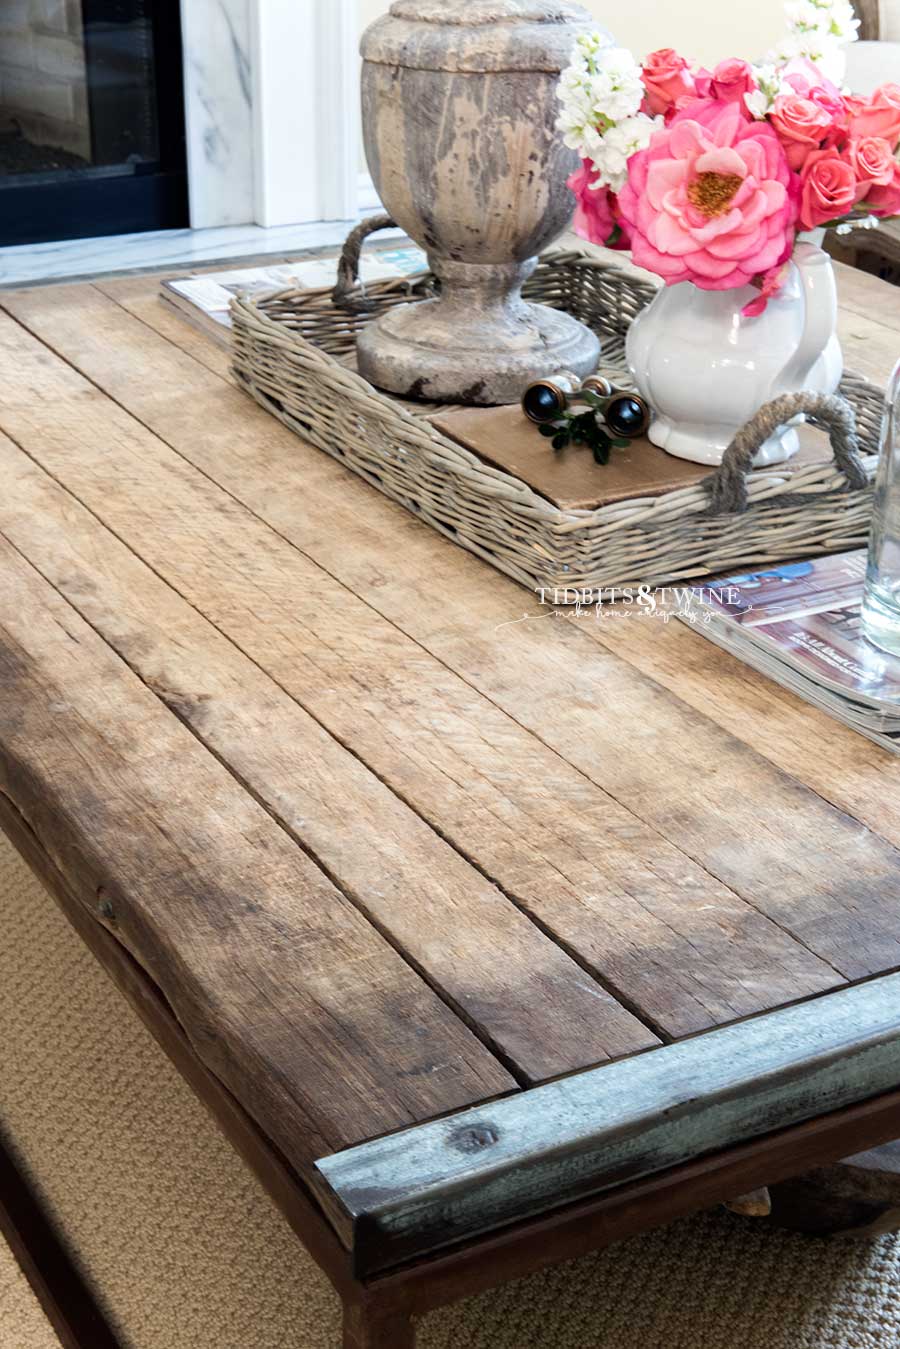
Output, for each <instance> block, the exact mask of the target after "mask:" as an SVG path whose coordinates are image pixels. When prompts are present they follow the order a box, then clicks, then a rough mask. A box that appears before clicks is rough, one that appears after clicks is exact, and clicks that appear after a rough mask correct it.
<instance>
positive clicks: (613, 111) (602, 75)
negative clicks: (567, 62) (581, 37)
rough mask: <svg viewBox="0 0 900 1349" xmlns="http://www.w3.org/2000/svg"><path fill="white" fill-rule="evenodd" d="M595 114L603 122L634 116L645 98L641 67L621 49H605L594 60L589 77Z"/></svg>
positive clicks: (630, 55)
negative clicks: (594, 66)
mask: <svg viewBox="0 0 900 1349" xmlns="http://www.w3.org/2000/svg"><path fill="white" fill-rule="evenodd" d="M591 94H592V97H593V105H594V111H595V113H596V114H597V116H598V118H599V119H605V120H606V122H612V123H615V122H621V121H624V120H625V118H627V117H633V116H634V115H635V113H636V112H637V111H638V109H639V108H640V106H641V103H642V102H643V99H644V85H643V81H642V79H641V67H640V66H639V65H638V63H637V61H635V59H634V57H633V56H632V54H631V52H630V51H627V50H626V49H625V48H624V47H607V48H606V49H605V50H604V51H601V52H600V53H599V54H598V56H597V58H596V71H595V72H594V73H593V75H592V76H591Z"/></svg>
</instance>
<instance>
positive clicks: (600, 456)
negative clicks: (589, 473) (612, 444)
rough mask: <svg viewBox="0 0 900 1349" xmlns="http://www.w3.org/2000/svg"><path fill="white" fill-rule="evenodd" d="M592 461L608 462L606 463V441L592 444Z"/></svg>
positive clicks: (607, 448)
mask: <svg viewBox="0 0 900 1349" xmlns="http://www.w3.org/2000/svg"><path fill="white" fill-rule="evenodd" d="M594 463H595V464H608V463H609V444H608V443H607V444H606V445H595V446H594Z"/></svg>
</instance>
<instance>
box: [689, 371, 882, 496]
mask: <svg viewBox="0 0 900 1349" xmlns="http://www.w3.org/2000/svg"><path fill="white" fill-rule="evenodd" d="M801 412H802V413H805V414H806V416H807V418H808V419H809V420H810V421H811V422H816V423H817V424H818V425H820V426H821V427H823V429H824V430H826V431H827V432H828V434H829V436H830V438H831V448H832V450H833V451H834V461H835V463H836V464H837V466H838V468H839V469H840V470H841V472H842V473H843V475H844V477H845V478H846V479H847V486H848V487H850V488H851V489H852V490H853V491H855V492H859V491H861V490H862V488H864V487H866V486H868V482H869V478H868V474H867V473H866V470H865V469H864V468H863V466H862V462H861V461H860V457H859V441H858V440H857V436H856V414H855V413H854V411H853V408H852V407H851V406H850V404H849V403H848V402H847V400H846V399H844V398H839V397H838V396H837V394H833V393H784V394H782V395H781V397H780V398H773V399H772V401H771V402H770V403H765V404H764V405H763V406H762V407H761V408H760V409H759V412H757V414H756V416H755V417H751V418H750V420H749V422H747V424H746V426H744V427H743V428H742V429H741V430H740V431H738V433H737V435H736V436H735V438H734V440H733V441H732V442H731V444H730V445H729V446H728V449H727V450H726V451H725V453H724V455H723V456H722V462H721V464H720V465H719V467H718V468H717V469H716V472H715V474H714V475H713V478H712V479H711V480H707V481H709V486H710V504H709V509H708V511H707V514H708V515H726V514H735V515H740V514H741V513H742V512H743V511H745V510H746V509H747V483H746V481H745V479H746V475H747V474H748V473H749V472H750V469H751V466H752V464H753V458H754V455H755V454H756V453H757V451H758V450H759V448H760V447H761V446H762V445H764V444H765V442H766V441H767V440H768V439H769V436H771V435H772V434H773V432H775V431H777V430H778V428H779V426H785V425H786V424H787V423H788V422H789V421H790V420H791V419H792V418H793V417H796V416H797V414H798V413H801Z"/></svg>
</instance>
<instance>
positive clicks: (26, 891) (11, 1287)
mask: <svg viewBox="0 0 900 1349" xmlns="http://www.w3.org/2000/svg"><path fill="white" fill-rule="evenodd" d="M0 1121H2V1124H3V1126H4V1131H5V1132H6V1133H7V1134H8V1135H9V1136H11V1137H12V1139H14V1140H15V1142H16V1152H17V1155H18V1158H19V1161H20V1163H21V1164H22V1166H23V1169H24V1170H25V1171H26V1173H27V1174H28V1176H29V1177H30V1179H31V1181H32V1183H33V1184H34V1185H35V1187H36V1188H37V1190H38V1191H39V1193H40V1195H41V1196H42V1198H43V1200H44V1202H45V1204H46V1206H47V1208H48V1210H49V1212H50V1213H51V1214H52V1215H53V1217H54V1219H55V1221H56V1223H57V1226H58V1228H59V1230H60V1232H61V1233H62V1234H63V1236H64V1237H65V1239H66V1240H67V1242H68V1244H69V1246H70V1248H71V1250H72V1251H73V1253H74V1254H75V1256H76V1258H77V1260H78V1261H79V1263H80V1264H81V1266H82V1268H83V1270H84V1271H85V1273H86V1274H87V1276H88V1278H89V1280H90V1282H91V1284H92V1285H93V1287H94V1289H95V1291H96V1293H97V1295H98V1297H99V1300H100V1301H101V1302H102V1303H103V1305H104V1306H105V1307H106V1309H107V1312H108V1315H109V1317H110V1320H111V1321H112V1323H113V1324H114V1326H115V1327H116V1329H117V1331H118V1333H119V1335H120V1336H121V1339H122V1342H123V1345H125V1346H128V1349H334V1347H335V1346H336V1345H337V1344H339V1342H340V1340H339V1333H338V1330H339V1310H338V1305H337V1301H336V1299H335V1298H334V1296H333V1295H332V1293H331V1291H330V1288H329V1287H328V1285H327V1284H326V1282H325V1280H324V1278H323V1277H322V1276H321V1275H320V1274H319V1272H318V1271H317V1270H316V1268H315V1266H314V1265H313V1264H312V1262H311V1261H310V1260H309V1259H308V1258H307V1256H306V1255H305V1253H304V1252H303V1250H302V1249H301V1248H300V1246H299V1245H298V1244H297V1242H296V1240H295V1239H294V1237H293V1235H292V1234H291V1232H290V1231H289V1229H288V1227H287V1225H286V1224H285V1223H284V1222H283V1220H282V1219H281V1217H280V1215H279V1214H278V1213H277V1211H276V1210H275V1208H274V1207H273V1205H272V1204H271V1202H270V1201H269V1199H268V1197H267V1196H266V1194H265V1193H264V1192H263V1191H262V1190H261V1189H260V1187H259V1186H258V1184H257V1183H256V1181H255V1180H254V1178H253V1177H252V1176H251V1175H250V1174H249V1172H248V1171H247V1170H246V1169H245V1167H244V1166H243V1164H242V1163H241V1162H240V1160H239V1159H238V1158H237V1156H236V1155H235V1154H234V1152H233V1151H232V1150H231V1148H230V1147H229V1145H228V1144H227V1143H226V1142H225V1141H224V1140H223V1139H222V1138H221V1137H220V1135H219V1133H218V1131H217V1129H216V1127H215V1125H214V1124H213V1122H212V1121H211V1119H210V1118H209V1116H208V1115H207V1114H206V1112H205V1111H204V1110H203V1108H202V1107H201V1106H200V1105H199V1104H198V1103H197V1102H196V1101H195V1099H194V1097H193V1096H192V1095H191V1093H190V1092H189V1090H188V1088H187V1087H186V1086H185V1085H184V1084H183V1083H182V1081H181V1079H180V1078H179V1077H178V1075H177V1074H176V1073H175V1071H174V1069H173V1068H172V1067H171V1066H170V1065H169V1063H168V1060H167V1059H166V1058H165V1057H164V1056H163V1054H162V1053H161V1051H160V1050H159V1049H158V1048H157V1046H156V1044H155V1042H154V1041H153V1040H152V1039H151V1037H150V1035H149V1034H148V1033H147V1032H146V1031H145V1030H144V1028H143V1026H142V1025H141V1024H140V1022H139V1021H138V1020H137V1018H136V1017H135V1015H134V1014H133V1013H132V1012H131V1010H130V1008H129V1007H128V1006H127V1005H126V1004H125V1003H124V1001H123V1000H122V999H121V997H120V996H119V994H118V993H117V992H116V990H115V989H114V988H113V987H112V985H111V984H110V983H109V981H108V980H107V978H106V976H105V975H104V974H103V972H102V970H101V969H100V968H99V966H97V965H96V963H95V962H94V960H93V957H92V956H91V955H90V954H89V953H88V952H87V950H86V949H85V948H84V947H83V946H82V944H81V942H80V941H79V939H78V938H77V937H76V936H75V935H74V934H73V933H72V932H71V930H70V929H69V927H68V925H67V924H66V922H65V920H64V919H63V918H62V917H61V916H60V915H59V913H58V912H57V910H56V908H55V906H54V904H53V902H52V900H51V899H49V897H48V896H47V895H46V893H45V892H44V891H43V889H42V888H41V886H40V885H38V884H37V882H36V881H35V880H34V879H33V878H32V876H31V874H30V872H29V871H28V870H27V869H26V868H25V866H24V865H23V864H22V863H21V862H20V861H19V859H18V857H17V856H16V855H15V854H14V853H13V851H12V849H11V848H10V847H9V845H8V844H6V842H5V841H3V840H2V839H0ZM419 1341H420V1344H421V1346H422V1349H886V1347H887V1346H894V1345H897V1346H900V1240H898V1239H897V1238H895V1237H887V1238H881V1239H879V1240H878V1241H873V1242H861V1241H854V1242H831V1243H827V1242H825V1243H823V1242H813V1241H808V1240H806V1239H804V1238H801V1237H793V1236H788V1235H785V1234H782V1233H779V1232H778V1231H776V1230H775V1229H773V1228H770V1227H768V1226H767V1225H766V1223H765V1221H764V1220H757V1221H753V1220H742V1219H739V1218H735V1217H733V1216H732V1215H730V1214H726V1213H724V1212H714V1213H709V1214H704V1215H702V1216H700V1217H697V1218H693V1219H690V1220H687V1221H684V1222H680V1223H677V1224H675V1225H673V1226H672V1227H669V1228H667V1229H665V1230H664V1231H658V1232H654V1233H651V1234H649V1235H647V1236H644V1237H640V1238H636V1239H634V1240H631V1241H628V1242H623V1243H622V1244H620V1245H619V1246H616V1247H613V1248H612V1249H610V1250H608V1251H605V1252H602V1253H600V1254H598V1255H596V1256H591V1257H589V1258H587V1259H583V1260H579V1261H577V1262H574V1263H571V1264H569V1265H566V1266H563V1267H559V1268H557V1269H554V1270H551V1271H549V1272H546V1273H544V1274H542V1275H539V1276H537V1277H534V1278H531V1279H527V1280H523V1281H522V1282H520V1283H518V1284H514V1285H508V1286H507V1287H505V1288H501V1289H499V1290H497V1291H495V1292H493V1293H490V1294H487V1295H485V1296H482V1297H479V1298H476V1299H472V1300H471V1301H469V1302H464V1303H460V1304H458V1305H457V1306H455V1307H451V1308H448V1309H446V1310H444V1311H441V1312H437V1313H435V1314H434V1315H432V1316H430V1317H428V1318H427V1319H426V1320H425V1321H424V1322H423V1323H422V1326H421V1329H420V1332H419ZM53 1343H54V1340H53V1336H52V1333H51V1332H50V1330H49V1326H48V1325H47V1323H46V1322H45V1321H43V1319H42V1318H41V1316H40V1314H39V1313H38V1312H37V1309H36V1304H35V1303H34V1300H33V1299H32V1298H31V1296H30V1293H29V1292H28V1289H27V1288H26V1287H25V1286H24V1285H23V1282H22V1280H21V1278H20V1277H18V1275H17V1273H16V1271H15V1268H14V1266H13V1265H12V1263H11V1258H10V1257H9V1256H8V1253H7V1252H6V1251H5V1250H4V1251H3V1254H2V1256H0V1349H49V1346H50V1345H52V1344H53Z"/></svg>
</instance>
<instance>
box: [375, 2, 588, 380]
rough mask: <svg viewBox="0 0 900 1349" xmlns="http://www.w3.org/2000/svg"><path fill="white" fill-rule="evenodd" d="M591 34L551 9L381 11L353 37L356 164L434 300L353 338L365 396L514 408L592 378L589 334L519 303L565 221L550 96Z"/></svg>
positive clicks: (564, 152) (565, 155)
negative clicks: (362, 150)
mask: <svg viewBox="0 0 900 1349" xmlns="http://www.w3.org/2000/svg"><path fill="white" fill-rule="evenodd" d="M595 27H596V24H595V22H594V21H593V20H592V18H591V16H590V15H589V14H588V12H587V11H586V10H585V9H583V8H582V7H581V6H580V5H575V4H569V3H565V0H396V3H395V4H393V5H392V7H391V10H390V13H389V14H386V15H385V16H384V17H383V18H381V19H378V20H377V21H376V22H375V23H374V24H373V25H372V26H371V27H370V28H369V29H368V30H367V31H366V33H365V34H364V35H363V39H362V48H361V50H362V56H363V73H362V107H363V128H364V137H365V146H366V155H367V158H368V162H369V168H370V170H371V173H372V177H373V179H374V182H375V186H376V187H377V189H378V192H379V194H380V196H381V199H382V201H383V202H384V204H385V207H386V208H387V210H388V211H389V212H390V214H391V215H392V216H393V218H394V220H396V222H397V223H398V225H401V226H402V228H403V229H404V230H405V231H406V232H407V234H409V236H410V237H411V238H412V239H414V240H415V241H416V242H417V243H418V244H420V245H421V246H422V247H423V248H425V249H426V251H427V253H428V259H429V263H430V265H431V268H432V270H433V271H434V273H435V274H436V276H437V277H438V278H439V279H440V295H439V297H438V298H436V299H433V300H427V301H425V302H420V303H418V304H410V305H403V306H399V307H397V308H394V309H391V310H390V311H389V312H388V313H387V314H385V315H383V316H382V317H381V318H379V319H378V320H377V321H376V322H374V323H371V324H370V325H369V326H368V327H367V328H366V329H365V330H364V332H363V334H362V336H361V338H360V341H359V369H360V373H361V374H362V375H364V376H365V378H366V379H368V380H370V381H371V383H373V384H376V385H377V386H378V387H379V388H382V389H387V390H389V391H390V392H392V393H399V394H403V395H405V396H407V397H420V398H426V399H434V400H448V401H452V402H461V403H476V404H479V403H480V404H492V403H514V402H517V401H518V399H519V398H520V397H521V394H522V391H523V389H524V388H525V386H526V385H527V384H528V383H529V382H530V381H531V380H533V379H539V378H543V377H546V376H548V375H552V374H554V373H556V372H557V371H560V370H571V371H574V373H575V374H577V375H579V376H583V375H587V374H590V373H591V372H592V371H594V370H596V368H597V364H598V361H599V357H600V343H599V340H598V338H597V337H596V335H595V334H594V333H592V332H591V331H590V330H589V329H588V328H586V327H585V326H584V325H583V324H581V323H579V322H577V320H575V319H574V318H572V317H570V316H569V315H567V314H564V313H561V312H560V311H558V310H554V309H550V308H548V307H546V306H543V305H531V304H527V303H526V302H525V301H524V300H523V299H522V295H521V288H522V283H523V282H524V281H525V280H526V278H527V277H528V276H529V275H530V274H531V272H532V271H533V270H534V267H535V266H536V263H537V254H538V253H540V251H541V250H542V249H543V248H545V247H546V246H547V245H548V244H549V243H551V242H552V241H553V239H555V238H556V237H557V236H558V235H559V234H560V233H561V232H562V231H563V230H564V229H565V228H566V226H567V225H568V224H569V222H570V220H571V218H572V214H573V211H574V198H573V197H572V194H571V192H570V191H569V189H568V188H567V187H566V179H567V178H568V177H569V175H570V174H571V173H572V171H573V170H574V169H575V168H577V167H578V158H577V155H576V154H575V152H574V151H572V150H569V149H567V148H566V146H565V145H564V144H563V140H562V135H561V133H560V132H559V131H558V130H557V129H556V119H557V117H558V115H559V104H558V102H557V84H558V81H559V75H560V72H561V71H562V70H563V69H564V68H565V66H566V65H567V64H568V62H569V59H570V55H571V50H572V45H573V43H574V40H575V38H576V37H577V36H578V34H579V33H581V32H590V31H592V30H593V29H594V28H595Z"/></svg>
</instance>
